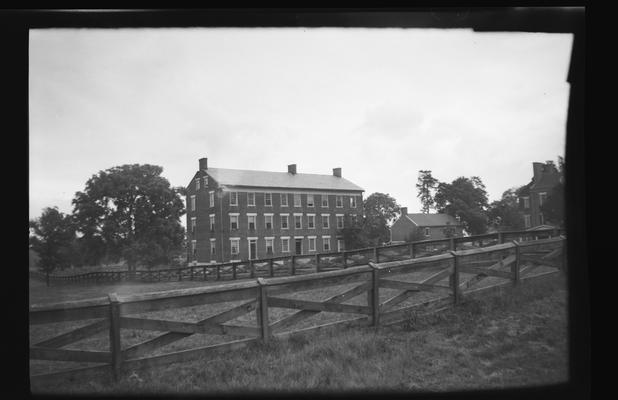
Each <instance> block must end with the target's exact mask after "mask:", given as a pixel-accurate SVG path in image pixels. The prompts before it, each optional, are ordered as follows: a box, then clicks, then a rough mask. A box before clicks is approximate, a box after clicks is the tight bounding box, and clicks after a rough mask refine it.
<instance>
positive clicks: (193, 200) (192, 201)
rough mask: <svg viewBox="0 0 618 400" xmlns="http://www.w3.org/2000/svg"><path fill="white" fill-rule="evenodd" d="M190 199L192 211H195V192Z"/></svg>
mask: <svg viewBox="0 0 618 400" xmlns="http://www.w3.org/2000/svg"><path fill="white" fill-rule="evenodd" d="M190 200H191V203H190V205H191V210H190V211H195V209H196V208H197V203H196V201H195V195H194V194H192V195H191V198H190Z"/></svg>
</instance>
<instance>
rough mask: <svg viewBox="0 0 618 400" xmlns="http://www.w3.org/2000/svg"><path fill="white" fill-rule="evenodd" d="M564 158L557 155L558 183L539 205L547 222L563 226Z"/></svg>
mask: <svg viewBox="0 0 618 400" xmlns="http://www.w3.org/2000/svg"><path fill="white" fill-rule="evenodd" d="M564 166H565V165H564V158H562V157H560V156H558V174H559V176H560V178H559V181H558V184H556V186H554V187H553V188H552V190H551V192H550V193H549V195H548V196H547V199H546V200H545V202H544V203H543V205H542V206H541V211H542V212H543V216H544V218H545V221H547V223H549V224H552V225H558V226H560V227H564Z"/></svg>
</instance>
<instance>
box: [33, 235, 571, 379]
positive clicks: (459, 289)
mask: <svg viewBox="0 0 618 400" xmlns="http://www.w3.org/2000/svg"><path fill="white" fill-rule="evenodd" d="M566 262H567V260H566V237H565V236H558V237H553V238H548V239H540V240H532V241H526V242H518V241H510V242H506V243H499V244H495V245H492V246H487V247H484V248H477V249H470V250H457V251H449V252H448V253H445V254H439V255H434V256H427V257H422V258H415V259H406V260H400V261H386V262H370V263H369V265H364V266H356V267H350V268H346V269H343V270H334V271H321V272H318V273H313V274H308V275H299V276H284V277H272V278H270V277H267V278H261V277H258V278H256V279H253V280H247V281H243V282H229V283H223V284H221V285H217V286H207V287H198V288H186V289H177V290H170V291H164V292H155V293H143V294H133V295H126V296H119V295H116V294H114V293H110V294H109V295H108V296H107V297H104V298H98V299H91V300H83V301H74V302H64V303H57V304H46V305H32V306H30V311H29V318H30V321H29V322H30V330H31V345H30V360H31V371H32V362H39V363H41V362H45V363H49V362H50V361H63V362H72V363H78V365H79V366H80V367H79V368H73V369H70V370H68V371H67V370H65V371H61V372H51V373H49V371H46V373H43V374H35V373H32V372H31V380H46V379H54V378H57V377H60V376H66V375H67V374H68V375H71V376H76V375H81V374H89V373H95V374H97V375H98V374H100V373H104V374H108V373H111V376H113V377H114V378H115V379H117V378H118V377H119V376H120V375H121V374H124V373H126V372H127V371H129V370H135V369H138V368H144V367H152V366H157V365H163V364H167V363H173V362H185V361H190V360H196V359H203V358H204V357H208V356H209V355H211V354H213V353H216V352H221V351H229V350H235V349H240V348H242V347H244V346H247V345H248V344H250V343H256V342H268V341H269V340H271V338H273V337H282V336H283V337H285V336H288V335H291V334H296V333H299V332H311V331H316V330H322V329H328V328H333V327H341V326H380V325H388V324H393V323H397V322H402V321H406V320H408V321H409V320H410V318H411V315H412V314H414V313H420V314H423V313H429V312H435V311H438V310H441V309H444V308H446V307H452V306H454V305H457V304H458V303H460V302H462V301H465V300H466V299H468V298H471V297H474V296H478V295H482V294H485V293H487V292H488V291H490V290H495V289H497V288H502V287H505V286H511V285H519V284H521V283H523V282H526V281H528V280H533V279H539V278H543V277H548V276H552V275H555V274H559V273H560V272H561V271H563V270H565V266H566ZM537 268H540V270H541V272H539V270H538V269H537ZM535 270H536V271H535ZM487 283H489V284H487ZM342 287H343V288H342ZM324 288H329V289H334V290H336V291H337V292H336V294H335V295H332V293H331V296H330V297H328V298H326V299H321V300H318V297H320V296H313V297H312V296H311V294H312V293H314V294H315V293H316V292H315V291H318V292H319V291H323V290H324ZM299 293H300V294H302V293H304V294H308V297H304V298H299V297H298V295H299ZM322 294H323V292H322ZM361 295H362V296H361ZM230 303H233V304H232V305H230ZM183 308H184V309H185V310H187V309H189V310H190V312H189V313H187V314H184V315H185V316H192V317H194V318H186V319H192V321H186V320H184V321H179V320H177V319H178V318H174V320H171V319H170V317H169V315H170V314H172V315H173V317H178V316H180V317H182V316H183V314H182V312H181V310H182V309H183ZM168 310H173V313H168V314H166V315H167V318H162V317H160V316H157V315H156V314H157V312H159V313H160V312H162V311H168ZM197 310H202V311H201V313H203V312H204V311H208V313H209V314H208V316H206V314H204V315H202V314H201V313H200V312H199V311H197ZM282 310H283V311H286V312H287V314H285V315H283V314H282V313H281V312H282ZM289 310H294V312H293V313H291V314H290V311H289ZM213 312H214V314H213ZM149 313H150V315H149ZM320 313H324V314H328V315H337V316H338V317H342V316H343V317H344V318H345V319H343V320H342V319H338V320H335V321H331V322H328V323H324V320H321V321H318V322H314V321H312V319H311V317H312V316H315V315H317V314H320ZM153 314H154V315H153ZM324 314H322V316H324ZM349 314H352V318H350V317H349ZM198 315H199V316H200V318H199V320H198V321H197V322H196V321H195V318H196V317H197V316H198ZM203 317H205V318H203ZM80 321H81V322H80ZM248 321H249V322H248ZM62 323H68V324H69V325H71V324H72V326H71V330H69V331H66V330H65V331H62V330H58V329H55V330H51V331H53V335H54V336H53V337H51V338H47V337H44V338H41V337H39V338H37V339H36V340H33V339H32V332H33V329H35V328H36V327H37V326H39V327H40V326H44V325H53V326H58V324H62ZM76 324H78V325H81V326H79V327H77V328H76V327H75V325H76ZM299 326H300V327H299ZM129 331H130V332H136V331H140V332H142V331H145V332H147V333H148V334H150V335H156V336H154V337H152V336H151V337H149V338H148V339H146V340H142V341H140V342H137V343H135V341H131V340H130V338H131V337H132V336H130V335H128V332H129ZM40 332H45V333H47V334H49V332H50V330H42V331H40ZM60 332H62V333H60ZM153 332H156V334H155V333H153ZM96 335H99V337H103V344H101V341H99V342H97V343H98V345H97V347H98V349H96V350H95V349H92V348H88V349H84V348H83V346H82V347H81V348H76V347H75V346H76V345H77V343H78V342H80V341H84V340H85V342H82V344H83V343H87V342H88V339H89V338H92V337H93V336H96ZM206 335H215V336H217V337H222V338H223V340H225V339H226V338H227V339H228V340H227V341H225V342H223V343H219V344H216V345H206V346H204V345H203V344H202V345H199V344H197V345H196V344H193V345H190V346H189V348H186V349H182V350H180V351H171V352H170V351H167V352H164V353H163V354H161V351H162V350H164V349H165V348H164V346H167V345H169V344H172V343H174V342H178V341H180V340H182V339H185V338H189V337H193V338H196V339H199V338H200V337H202V336H206ZM133 337H134V336H133ZM107 339H108V340H107ZM33 342H35V343H33ZM67 346H71V347H73V348H66V347H67ZM102 346H104V350H101V348H102ZM153 353H157V354H155V355H153ZM40 360H46V361H40ZM51 364H58V363H51ZM86 364H87V366H85V367H84V365H86ZM93 364H95V365H94V366H93ZM73 366H75V364H73Z"/></svg>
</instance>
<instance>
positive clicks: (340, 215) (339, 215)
mask: <svg viewBox="0 0 618 400" xmlns="http://www.w3.org/2000/svg"><path fill="white" fill-rule="evenodd" d="M335 215H336V216H337V217H345V214H335Z"/></svg>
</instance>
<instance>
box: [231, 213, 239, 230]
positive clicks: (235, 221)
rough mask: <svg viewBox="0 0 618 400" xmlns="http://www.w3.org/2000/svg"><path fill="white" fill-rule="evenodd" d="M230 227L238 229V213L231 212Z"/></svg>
mask: <svg viewBox="0 0 618 400" xmlns="http://www.w3.org/2000/svg"><path fill="white" fill-rule="evenodd" d="M230 229H232V230H236V229H238V214H230Z"/></svg>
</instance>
